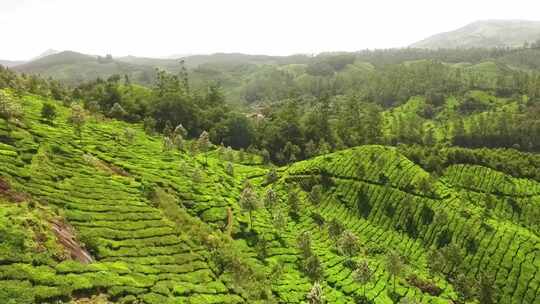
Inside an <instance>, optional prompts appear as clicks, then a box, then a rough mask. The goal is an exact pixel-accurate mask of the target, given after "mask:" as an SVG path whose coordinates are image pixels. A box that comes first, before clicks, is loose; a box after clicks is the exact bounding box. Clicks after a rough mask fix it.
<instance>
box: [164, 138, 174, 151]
mask: <svg viewBox="0 0 540 304" xmlns="http://www.w3.org/2000/svg"><path fill="white" fill-rule="evenodd" d="M172 148H173V141H172V140H171V138H170V137H169V136H164V137H163V145H162V150H163V152H168V151H171V149H172Z"/></svg>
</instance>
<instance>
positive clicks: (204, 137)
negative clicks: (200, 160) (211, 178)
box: [197, 131, 212, 165]
mask: <svg viewBox="0 0 540 304" xmlns="http://www.w3.org/2000/svg"><path fill="white" fill-rule="evenodd" d="M211 145H212V143H211V142H210V136H209V135H208V132H206V131H203V132H202V133H201V135H200V136H199V139H198V140H197V147H198V148H199V151H201V152H202V153H205V155H204V164H205V165H208V155H206V152H208V150H209V149H210V146H211Z"/></svg>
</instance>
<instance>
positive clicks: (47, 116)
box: [41, 103, 57, 122]
mask: <svg viewBox="0 0 540 304" xmlns="http://www.w3.org/2000/svg"><path fill="white" fill-rule="evenodd" d="M56 115H57V113H56V107H55V106H54V105H53V104H52V103H44V104H43V107H42V108H41V118H42V119H43V120H45V121H47V122H52V121H54V119H55V118H56Z"/></svg>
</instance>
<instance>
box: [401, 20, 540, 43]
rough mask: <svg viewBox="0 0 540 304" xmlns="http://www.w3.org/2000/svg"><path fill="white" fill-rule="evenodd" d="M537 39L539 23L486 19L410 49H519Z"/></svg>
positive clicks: (538, 37) (539, 31) (443, 33)
mask: <svg viewBox="0 0 540 304" xmlns="http://www.w3.org/2000/svg"><path fill="white" fill-rule="evenodd" d="M538 39H540V21H529V20H501V19H488V20H479V21H475V22H472V23H469V24H467V25H465V26H463V27H460V28H458V29H455V30H451V31H448V32H442V33H438V34H435V35H432V36H429V37H427V38H425V39H423V40H420V41H417V42H415V43H413V44H411V45H410V46H409V47H412V48H426V49H445V48H447V49H448V48H450V49H452V48H494V47H521V46H523V45H524V43H526V42H527V43H532V42H535V41H537V40H538Z"/></svg>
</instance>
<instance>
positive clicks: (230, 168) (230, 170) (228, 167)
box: [225, 162, 234, 177]
mask: <svg viewBox="0 0 540 304" xmlns="http://www.w3.org/2000/svg"><path fill="white" fill-rule="evenodd" d="M225 172H226V173H227V175H229V176H233V177H234V166H233V164H232V163H231V162H227V164H226V165H225Z"/></svg>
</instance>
